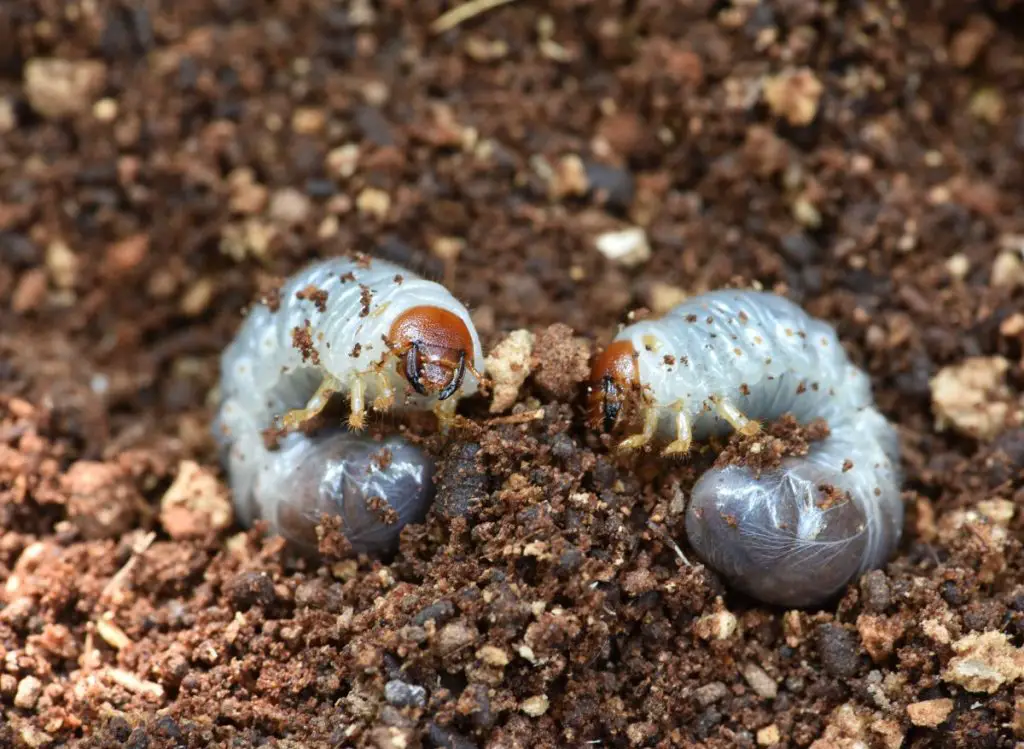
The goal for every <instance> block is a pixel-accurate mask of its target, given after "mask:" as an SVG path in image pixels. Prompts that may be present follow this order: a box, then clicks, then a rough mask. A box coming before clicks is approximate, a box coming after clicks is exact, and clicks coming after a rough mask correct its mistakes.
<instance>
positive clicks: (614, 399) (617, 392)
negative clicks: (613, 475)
mask: <svg viewBox="0 0 1024 749" xmlns="http://www.w3.org/2000/svg"><path fill="white" fill-rule="evenodd" d="M636 360H637V353H636V350H635V349H634V348H633V344H632V343H630V342H629V341H613V342H612V343H611V344H609V346H608V348H606V349H605V350H604V351H602V352H601V353H600V354H598V355H597V358H595V359H594V365H593V367H591V369H590V386H589V388H588V390H589V395H588V407H589V411H590V419H591V421H592V423H594V424H595V425H597V424H601V425H603V427H604V431H606V432H611V431H612V429H613V428H614V427H615V422H616V421H617V420H618V418H619V413H620V412H621V411H622V406H623V405H624V404H625V402H626V399H627V398H628V397H629V395H630V394H631V393H633V392H636V391H637V390H639V387H640V373H639V370H638V369H637V363H636Z"/></svg>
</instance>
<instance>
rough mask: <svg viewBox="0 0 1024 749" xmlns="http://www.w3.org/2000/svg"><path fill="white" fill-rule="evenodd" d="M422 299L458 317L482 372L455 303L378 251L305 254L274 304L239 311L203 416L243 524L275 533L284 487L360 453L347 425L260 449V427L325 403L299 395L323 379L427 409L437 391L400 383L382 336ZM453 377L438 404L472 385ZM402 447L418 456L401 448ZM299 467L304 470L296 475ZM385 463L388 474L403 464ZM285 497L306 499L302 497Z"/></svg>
mask: <svg viewBox="0 0 1024 749" xmlns="http://www.w3.org/2000/svg"><path fill="white" fill-rule="evenodd" d="M422 307H429V308H439V309H441V310H444V311H446V313H449V315H450V316H451V318H452V319H457V320H461V321H462V323H463V324H464V326H465V331H466V333H467V336H468V338H469V339H470V340H471V346H470V348H471V349H472V350H471V351H467V352H466V357H467V362H468V363H469V365H471V366H472V367H474V368H475V369H476V371H482V369H483V353H482V351H481V348H480V342H479V339H478V337H477V334H476V330H475V328H474V327H473V324H472V321H471V319H470V315H469V311H468V310H467V309H466V308H465V306H464V305H462V304H461V303H460V302H459V301H458V300H457V299H455V297H453V296H452V294H451V293H450V292H449V291H448V290H447V289H445V288H444V287H443V286H441V285H440V284H437V283H434V282H431V281H427V280H425V279H422V278H420V277H418V276H416V275H415V274H413V273H410V272H409V271H408V270H406V269H405V268H402V267H400V266H397V265H394V264H392V263H389V262H386V261H383V260H378V259H363V260H359V259H352V258H348V257H338V258H331V259H328V260H323V261H320V262H316V263H313V264H311V265H309V266H307V267H306V268H304V269H303V270H300V271H299V272H298V273H296V274H295V275H293V276H292V277H290V278H289V279H288V280H287V281H286V282H285V283H284V285H283V286H282V288H281V290H280V293H279V303H278V304H277V305H276V306H275V307H274V308H271V307H270V306H268V305H267V304H266V303H260V304H257V305H256V306H255V307H254V308H253V309H252V310H251V311H250V312H249V314H248V316H247V317H246V319H245V321H244V322H243V324H242V326H241V328H240V329H239V331H238V334H237V336H236V337H235V339H234V340H233V341H232V343H231V344H230V345H229V346H228V347H227V348H226V349H225V351H224V353H223V355H222V358H221V382H220V388H221V402H220V407H219V409H218V412H217V416H216V418H215V421H214V425H213V431H214V436H215V438H216V439H217V441H218V443H219V445H220V448H221V455H222V460H223V462H224V464H225V466H226V467H227V470H228V473H229V476H230V480H231V484H232V489H233V493H234V502H235V508H236V513H237V515H238V517H239V520H240V521H241V522H242V523H243V524H245V525H249V524H251V523H252V521H253V520H255V519H257V518H263V519H265V520H267V521H269V522H270V524H271V526H272V530H274V531H279V530H280V526H279V523H278V522H277V520H276V518H277V516H278V512H279V510H280V508H281V505H282V502H284V501H286V500H288V501H292V499H291V498H289V493H290V492H294V491H298V489H299V488H300V487H305V488H309V487H314V486H320V478H321V477H322V475H323V474H324V473H325V472H327V471H328V470H332V469H330V466H329V465H327V463H325V461H327V459H328V458H327V457H326V456H328V455H329V454H330V456H331V457H330V460H332V461H335V462H336V461H338V460H344V459H345V458H344V455H350V456H351V455H356V454H357V453H358V454H359V455H360V456H361V457H359V460H361V461H365V460H366V459H367V458H366V456H364V455H362V452H360V451H359V450H357V448H356V447H355V446H356V444H357V443H358V442H359V441H360V440H361V441H362V442H363V443H365V444H369V442H370V441H369V440H368V439H366V438H362V437H356V436H354V435H352V434H350V433H342V434H341V435H338V434H330V435H326V436H322V437H319V438H316V439H312V438H308V437H306V436H304V435H302V434H300V433H292V434H288V435H287V436H286V437H284V438H283V439H282V440H281V444H280V449H278V450H273V451H271V450H268V449H267V447H266V445H265V443H264V438H263V433H264V430H267V429H268V428H271V427H275V426H276V425H279V423H280V419H281V417H282V416H283V415H286V414H289V413H290V412H291V413H295V412H300V411H302V410H303V409H305V410H307V411H309V412H310V414H312V413H313V412H315V411H318V410H319V409H320V408H322V407H323V406H324V405H325V402H317V404H316V405H315V406H310V403H311V402H312V401H314V400H317V399H318V396H319V394H321V393H323V392H325V391H324V390H323V388H324V387H325V384H330V389H329V391H326V392H328V393H329V395H333V394H337V395H339V396H350V395H351V394H352V393H353V391H354V390H355V389H357V388H358V392H359V405H360V407H362V404H363V403H364V402H365V403H366V404H367V405H368V404H370V403H372V402H374V401H377V400H378V399H382V398H383V397H385V396H388V395H390V397H391V398H392V400H393V401H394V403H393V406H392V405H391V404H389V405H388V408H389V409H390V408H392V407H393V408H394V409H395V410H404V409H430V408H434V407H436V406H438V404H439V402H440V400H441V398H440V397H439V395H438V394H437V393H436V392H429V393H420V392H417V391H416V390H415V389H414V388H413V387H411V386H410V383H409V381H408V380H407V379H406V378H405V376H403V372H404V369H403V366H402V365H401V363H400V361H398V357H397V356H396V355H395V353H394V350H393V346H394V344H395V341H389V340H388V339H389V336H391V335H392V332H393V328H394V326H395V324H396V321H399V320H400V319H401V318H402V316H403V315H404V314H406V313H408V312H409V311H410V310H413V309H414V308H422ZM458 384H459V387H458V388H457V392H455V393H454V395H453V396H452V397H450V398H448V400H447V402H446V403H445V405H446V406H451V407H452V409H454V405H455V402H456V401H457V400H458V399H459V398H461V397H465V396H468V395H471V394H473V393H474V392H476V391H477V389H478V387H479V381H478V380H477V378H476V376H475V374H474V373H473V372H471V371H466V372H465V375H464V377H462V376H461V375H460V380H459V383H458ZM320 400H326V399H320ZM353 403H354V404H355V401H353ZM339 439H342V440H343V441H344V444H345V449H344V450H342V451H341V452H340V453H339V452H338V451H337V450H334V451H332V450H330V449H329V448H326V447H324V445H325V441H331V440H335V441H336V440H339ZM374 444H376V443H374ZM403 444H404V445H405V446H407V447H409V448H410V449H411V446H409V445H408V443H403ZM402 449H404V448H402ZM403 455H406V457H408V458H409V460H413V461H415V460H418V458H415V457H414V456H413V454H412V453H411V452H408V453H407V454H406V453H405V452H403ZM300 467H301V471H302V472H305V473H306V474H308V475H305V476H302V477H298V476H297V474H296V472H297V471H300ZM393 468H394V471H395V473H394V474H393V477H394V476H398V475H399V474H400V473H402V471H403V470H404V469H402V470H399V468H400V467H396V466H394V465H393ZM406 468H408V466H406ZM334 470H336V469H334ZM355 473H357V474H358V473H359V471H355ZM385 473H386V471H385ZM405 473H408V471H405ZM359 475H362V474H359ZM414 483H415V482H414ZM409 486H411V484H410V485H409ZM385 499H390V498H388V497H385ZM294 501H296V502H298V503H299V504H301V505H303V506H309V507H312V506H314V505H316V502H315V501H314V500H313V499H312V498H304V499H294ZM404 501H405V500H402V502H404ZM399 504H401V502H399ZM403 521H404V518H403Z"/></svg>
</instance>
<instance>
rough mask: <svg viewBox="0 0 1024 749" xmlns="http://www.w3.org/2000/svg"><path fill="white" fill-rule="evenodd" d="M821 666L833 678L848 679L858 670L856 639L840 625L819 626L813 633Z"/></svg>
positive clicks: (858, 648)
mask: <svg viewBox="0 0 1024 749" xmlns="http://www.w3.org/2000/svg"><path fill="white" fill-rule="evenodd" d="M814 639H815V643H816V645H817V648H818V657H819V658H820V659H821V664H822V665H823V666H824V667H825V670H826V671H828V672H829V673H830V674H832V675H833V676H837V677H841V678H849V677H851V676H855V675H856V674H857V672H858V671H859V670H860V647H859V645H858V644H857V638H856V637H855V636H854V635H853V633H851V632H850V631H849V630H847V629H846V628H845V627H843V626H842V625H840V624H833V623H825V624H820V625H818V627H817V628H816V629H815V631H814Z"/></svg>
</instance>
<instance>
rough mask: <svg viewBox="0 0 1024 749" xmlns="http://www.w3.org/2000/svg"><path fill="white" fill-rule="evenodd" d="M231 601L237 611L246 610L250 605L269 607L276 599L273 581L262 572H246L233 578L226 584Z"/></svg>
mask: <svg viewBox="0 0 1024 749" xmlns="http://www.w3.org/2000/svg"><path fill="white" fill-rule="evenodd" d="M228 592H229V595H230V596H231V602H232V604H234V606H235V608H236V609H237V610H239V611H246V610H248V609H249V608H251V607H252V606H260V607H262V608H269V607H270V606H273V605H274V603H275V602H276V601H277V594H276V592H275V591H274V583H273V581H272V580H271V579H270V577H269V576H267V574H266V573H263V572H246V573H243V574H241V575H239V576H238V577H236V578H234V579H233V580H231V581H230V583H229V584H228Z"/></svg>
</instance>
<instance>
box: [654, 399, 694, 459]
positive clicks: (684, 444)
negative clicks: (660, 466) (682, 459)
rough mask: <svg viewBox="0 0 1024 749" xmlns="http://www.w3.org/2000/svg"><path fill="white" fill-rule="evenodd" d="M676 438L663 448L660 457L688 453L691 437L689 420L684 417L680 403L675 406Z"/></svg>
mask: <svg viewBox="0 0 1024 749" xmlns="http://www.w3.org/2000/svg"><path fill="white" fill-rule="evenodd" d="M675 409H676V438H675V439H674V440H672V442H669V443H668V445H666V446H665V449H664V450H662V451H661V454H662V455H666V456H668V455H685V454H686V453H688V452H690V444H691V443H692V441H693V435H692V433H691V432H690V420H689V419H688V418H687V417H686V410H685V409H684V408H683V405H682V404H681V403H678V404H676V406H675Z"/></svg>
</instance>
